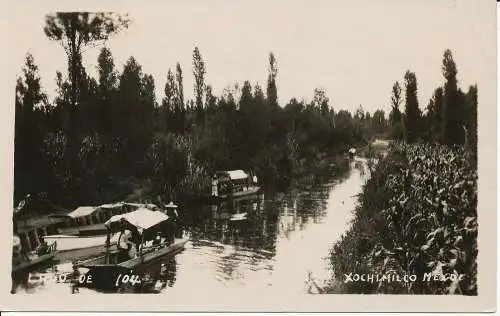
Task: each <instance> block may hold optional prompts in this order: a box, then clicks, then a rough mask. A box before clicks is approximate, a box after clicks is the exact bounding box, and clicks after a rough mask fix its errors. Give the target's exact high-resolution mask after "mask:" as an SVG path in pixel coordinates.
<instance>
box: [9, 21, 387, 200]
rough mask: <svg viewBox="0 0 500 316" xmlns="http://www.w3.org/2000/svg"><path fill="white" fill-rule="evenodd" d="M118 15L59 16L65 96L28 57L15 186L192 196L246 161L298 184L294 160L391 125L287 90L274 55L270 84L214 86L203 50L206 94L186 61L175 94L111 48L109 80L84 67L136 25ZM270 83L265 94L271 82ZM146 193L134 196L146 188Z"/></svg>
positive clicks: (21, 88)
mask: <svg viewBox="0 0 500 316" xmlns="http://www.w3.org/2000/svg"><path fill="white" fill-rule="evenodd" d="M128 26H129V21H128V19H125V18H122V17H120V16H114V15H111V14H88V13H68V14H55V15H51V16H48V17H47V25H46V28H45V31H46V34H47V36H48V38H49V39H51V40H57V41H59V42H60V43H62V46H63V48H64V49H65V51H66V53H67V57H68V72H67V75H64V74H63V73H62V72H57V73H56V83H57V87H58V89H57V95H56V96H55V98H54V99H52V100H51V99H50V98H48V97H47V95H46V94H45V93H44V91H43V90H42V87H41V84H40V77H39V75H38V69H37V66H36V64H35V59H34V57H33V56H31V55H30V54H28V55H27V59H26V65H25V67H24V69H23V74H22V75H21V76H19V77H18V79H17V86H16V133H15V193H14V200H15V201H14V202H15V203H17V202H18V201H19V200H20V199H22V198H24V196H25V195H26V194H28V193H31V194H36V193H39V192H46V193H47V197H48V198H49V199H51V200H53V201H54V202H58V203H62V204H64V205H68V206H70V205H71V206H72V205H81V204H94V203H107V202H110V200H115V199H123V198H126V197H127V196H128V195H129V194H135V195H137V194H136V193H137V192H141V194H140V196H141V197H142V198H149V199H154V198H156V197H157V195H161V196H163V197H164V198H169V197H173V198H177V199H179V198H183V197H185V196H186V195H188V194H196V193H203V192H205V193H206V192H208V184H209V180H210V175H211V174H212V173H213V172H214V171H216V170H221V169H222V170H229V169H246V170H252V171H253V172H254V173H256V174H257V176H258V177H259V180H260V181H262V182H263V183H264V184H265V185H266V184H269V183H270V184H273V185H274V184H286V183H287V182H288V181H289V180H290V178H291V177H293V174H294V172H295V171H294V170H296V169H300V167H301V166H303V165H304V164H306V163H309V164H312V163H314V161H316V160H317V159H318V157H323V156H322V155H325V154H328V155H332V154H333V155H335V154H337V153H340V152H345V151H346V149H348V148H349V147H350V146H356V145H364V144H365V143H366V140H367V139H370V138H371V137H372V136H373V135H375V134H377V133H383V131H384V130H385V128H386V125H387V124H386V119H385V114H384V112H383V111H377V112H375V113H374V115H373V117H372V116H371V115H370V113H368V112H365V111H363V109H362V108H361V107H360V109H359V110H358V111H357V112H356V113H355V114H351V113H350V112H349V111H345V110H339V111H334V109H333V107H332V105H331V103H330V100H329V99H328V97H327V96H326V91H324V90H322V89H316V90H315V97H314V99H313V100H312V101H311V102H305V101H303V100H301V101H299V100H297V99H292V100H290V101H289V102H288V103H285V102H280V101H279V100H278V88H279V80H278V61H277V59H276V57H275V56H274V55H273V54H272V53H271V54H270V55H269V67H268V82H267V84H266V87H265V89H263V88H261V86H260V85H259V84H258V83H257V84H254V85H253V86H252V85H251V83H250V82H248V81H245V82H244V83H243V84H242V85H240V84H235V85H233V86H229V87H228V88H226V89H225V90H224V91H223V93H222V95H220V96H216V95H214V94H213V90H212V87H211V85H210V84H209V83H208V82H207V81H208V79H209V74H210V72H209V67H208V66H209V65H207V64H206V63H205V61H204V60H203V56H202V53H201V52H200V50H199V49H198V48H196V47H195V48H194V50H193V56H192V57H193V64H192V66H193V69H192V74H193V77H194V78H195V80H194V82H195V84H194V87H193V96H194V99H192V100H187V99H185V93H184V84H183V78H184V76H185V74H184V71H183V69H182V67H181V65H180V64H178V63H177V64H176V67H175V69H174V70H173V71H172V70H170V69H166V70H165V75H166V78H167V81H166V84H165V87H164V89H162V90H163V92H164V94H163V95H162V97H161V98H158V97H157V96H156V94H155V80H154V78H153V77H152V76H151V75H150V74H147V73H145V72H144V71H143V69H142V66H141V65H140V63H139V61H137V60H136V59H135V58H134V57H130V58H129V59H128V60H127V62H126V64H125V66H124V68H123V70H122V71H121V72H118V71H117V70H116V69H115V64H114V61H113V56H112V53H111V51H110V50H109V49H108V48H106V47H104V48H102V50H101V52H100V54H99V56H98V60H97V70H98V72H97V73H98V75H97V78H93V77H92V76H89V75H88V74H87V72H86V69H85V68H84V67H83V64H82V62H81V61H82V59H83V58H84V56H83V53H84V50H83V49H82V48H83V47H84V46H86V45H91V44H92V45H94V44H96V43H97V42H98V41H101V40H103V39H107V38H108V37H109V36H111V35H112V34H114V33H116V32H118V31H120V30H122V29H124V28H127V27H128ZM264 91H265V92H264ZM135 195H134V196H135Z"/></svg>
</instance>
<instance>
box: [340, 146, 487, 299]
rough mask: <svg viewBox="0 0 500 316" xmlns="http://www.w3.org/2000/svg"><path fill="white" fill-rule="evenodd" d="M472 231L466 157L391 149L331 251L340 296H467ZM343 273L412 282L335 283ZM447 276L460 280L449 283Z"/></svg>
mask: <svg viewBox="0 0 500 316" xmlns="http://www.w3.org/2000/svg"><path fill="white" fill-rule="evenodd" d="M477 229H478V227H477V169H476V168H475V166H474V165H473V164H471V159H470V153H469V152H467V151H465V150H464V149H463V148H453V149H452V148H449V147H446V146H443V145H406V144H397V145H395V146H394V147H393V148H392V149H391V150H390V151H389V153H388V155H387V156H386V157H385V158H383V159H382V160H381V161H380V162H379V163H378V165H377V167H376V168H375V170H374V171H373V173H372V175H371V178H370V179H369V180H368V181H367V183H366V185H365V186H364V188H363V192H362V194H361V195H360V198H359V206H358V208H357V209H356V213H355V218H354V220H353V223H352V227H351V228H350V229H349V230H348V232H347V233H346V234H345V235H344V236H343V237H342V239H341V240H340V241H339V242H338V243H337V244H336V245H335V247H334V248H333V250H332V253H331V262H332V266H333V269H334V273H335V276H336V277H337V278H338V280H337V281H339V282H340V283H341V285H340V287H341V290H340V291H342V292H344V293H345V292H347V293H393V294H394V293H401V294H402V293H417V294H444V293H446V294H465V295H475V294H477V262H476V258H477V250H478V248H477ZM351 272H353V273H359V274H361V273H367V274H378V275H390V274H393V275H396V274H397V275H400V276H401V277H403V276H404V275H408V276H409V275H416V276H417V279H416V281H415V282H408V283H405V282H388V281H387V280H386V281H379V282H347V283H343V282H344V281H345V280H344V274H350V273H351ZM450 274H451V275H456V276H459V275H463V277H462V279H461V280H459V279H458V278H457V279H456V280H451V279H453V277H449V276H450ZM435 275H437V276H448V278H449V279H448V280H434V276H435ZM431 276H432V277H431ZM429 278H430V279H431V280H430V281H429ZM337 290H339V289H338V288H337Z"/></svg>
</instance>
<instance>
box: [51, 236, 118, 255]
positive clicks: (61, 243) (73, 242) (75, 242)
mask: <svg viewBox="0 0 500 316" xmlns="http://www.w3.org/2000/svg"><path fill="white" fill-rule="evenodd" d="M44 239H45V241H47V242H48V243H52V242H56V243H57V250H59V251H60V252H65V251H71V250H78V249H85V248H92V247H98V246H104V245H105V243H106V236H72V235H49V236H45V237H44ZM117 240H118V236H117V235H115V236H113V237H112V238H111V244H114V243H116V242H117Z"/></svg>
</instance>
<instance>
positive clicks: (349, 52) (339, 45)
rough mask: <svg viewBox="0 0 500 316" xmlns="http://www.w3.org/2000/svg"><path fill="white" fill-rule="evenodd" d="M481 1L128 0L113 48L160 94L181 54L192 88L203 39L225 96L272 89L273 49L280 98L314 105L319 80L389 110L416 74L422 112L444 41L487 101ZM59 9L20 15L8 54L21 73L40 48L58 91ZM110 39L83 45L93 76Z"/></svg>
mask: <svg viewBox="0 0 500 316" xmlns="http://www.w3.org/2000/svg"><path fill="white" fill-rule="evenodd" d="M478 2H479V1H465V0H439V1H431V0H422V1H411V0H399V1H389V0H378V1H332V0H325V1H319V0H314V1H295V0H292V1H282V0H276V1H262V0H252V1H243V0H237V1H227V0H212V1H183V2H182V3H181V2H175V3H174V2H169V1H165V2H164V4H162V5H154V6H153V5H148V6H145V5H142V4H141V2H139V1H134V2H124V3H127V5H123V6H115V7H112V9H114V10H116V11H117V12H121V13H128V14H129V15H130V17H131V18H132V19H133V23H132V24H131V25H130V27H129V29H128V30H126V31H125V32H123V33H120V34H119V35H117V36H115V37H113V38H112V39H111V40H109V41H108V42H107V43H105V45H106V46H107V47H109V48H110V49H111V52H112V54H113V57H114V60H115V65H116V66H117V69H118V70H121V69H123V65H124V63H125V62H126V61H127V59H128V58H129V57H130V56H134V57H135V58H136V60H137V61H138V62H139V63H140V64H141V65H142V67H143V71H144V72H145V73H150V74H152V75H153V77H154V78H155V84H156V92H157V101H159V102H160V101H161V98H162V97H163V88H164V85H165V81H166V75H167V71H168V69H169V68H172V70H174V69H175V65H176V63H177V62H179V63H180V64H181V66H182V69H183V71H184V90H185V91H184V93H185V96H186V97H188V98H190V97H192V95H193V75H192V51H193V48H194V47H195V46H198V47H199V49H200V52H201V54H202V56H203V59H204V60H205V63H206V68H207V74H206V82H207V83H209V84H211V85H212V86H213V88H214V92H215V93H216V94H217V95H219V94H220V93H221V92H222V90H223V89H224V88H225V87H227V86H230V85H231V86H232V85H234V84H235V83H237V82H238V83H240V85H241V84H242V83H243V81H245V80H249V81H250V82H251V83H252V85H254V84H255V83H259V84H260V85H261V86H262V87H264V89H265V85H266V80H267V67H268V56H269V53H270V52H273V53H274V54H275V56H276V58H277V64H278V77H277V85H278V98H279V102H280V104H282V105H284V104H286V102H288V101H289V100H290V98H292V97H295V98H297V99H302V98H303V99H305V100H306V101H310V100H311V99H312V96H313V91H314V89H315V88H318V87H320V88H323V89H325V90H326V93H327V96H328V97H329V98H330V104H331V105H332V106H333V107H334V108H335V109H341V108H343V109H348V110H352V111H354V110H356V108H358V107H359V105H362V106H363V108H364V109H365V110H368V111H370V112H373V111H374V110H376V109H378V108H381V109H384V110H385V111H386V112H388V111H389V110H390V105H389V104H390V94H391V88H392V85H393V84H394V82H395V81H396V80H399V81H400V82H402V80H403V77H404V73H405V72H406V70H411V71H413V72H415V74H416V76H417V80H418V90H419V91H418V96H419V102H420V107H421V108H422V109H423V108H425V106H426V104H427V102H428V100H429V98H430V97H431V96H432V93H433V91H434V89H435V88H436V87H438V86H439V85H441V84H442V83H443V78H442V74H441V64H442V56H443V52H444V50H445V49H447V48H449V49H451V50H452V52H453V56H454V59H455V62H456V64H457V67H458V80H459V85H460V86H461V87H462V88H463V89H464V90H467V88H468V86H469V85H471V84H475V83H477V84H478V88H479V95H480V97H481V80H483V81H484V80H485V78H486V77H485V76H484V75H483V74H484V72H485V70H486V69H485V67H488V66H491V62H488V59H489V58H494V57H495V55H494V52H493V54H490V53H489V52H488V50H491V43H490V42H487V39H489V38H486V37H485V36H483V32H482V30H484V28H485V27H490V25H489V24H491V21H489V20H488V19H484V5H482V6H480V5H478ZM482 2H484V1H482ZM68 8H69V9H72V10H74V8H71V7H68ZM97 8H98V7H97ZM51 9H52V8H51V7H50V6H48V7H46V9H45V10H44V7H40V6H38V7H36V8H35V7H33V8H31V9H29V8H27V7H25V8H24V10H25V12H29V10H33V12H31V13H30V15H29V16H30V17H31V18H29V19H17V20H16V21H13V22H14V23H16V24H17V25H16V30H17V31H16V38H19V39H22V40H20V41H19V42H17V43H16V45H15V47H13V48H11V51H10V53H11V57H12V61H13V62H15V63H17V65H18V69H19V71H20V70H21V68H22V66H23V63H24V57H25V54H26V53H27V52H30V53H31V54H33V56H34V58H35V62H36V63H37V65H38V66H39V70H40V75H41V77H42V85H43V88H44V90H45V91H46V92H47V93H48V94H49V95H51V96H54V94H55V91H54V90H55V74H56V71H57V70H60V71H63V73H66V69H67V66H66V62H67V61H66V56H65V53H64V51H63V49H62V47H61V46H60V45H59V43H57V42H52V41H50V40H49V39H48V38H47V37H46V36H45V34H44V33H43V26H44V23H45V22H44V18H45V14H46V13H50V12H52V11H51ZM56 9H57V10H64V9H65V7H57V8H56ZM83 9H89V8H83ZM90 9H94V10H95V9H96V8H90ZM99 9H102V10H103V9H108V8H99ZM488 23H489V24H488ZM492 27H495V25H494V24H492ZM101 47H102V46H99V47H97V48H94V49H88V50H87V51H86V52H85V56H84V63H85V65H86V68H87V71H88V72H89V73H91V74H96V64H97V54H98V51H99V49H100V48H101Z"/></svg>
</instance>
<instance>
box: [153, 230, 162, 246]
mask: <svg viewBox="0 0 500 316" xmlns="http://www.w3.org/2000/svg"><path fill="white" fill-rule="evenodd" d="M159 244H161V232H157V233H156V237H155V239H154V240H153V245H154V246H157V245H159Z"/></svg>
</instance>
